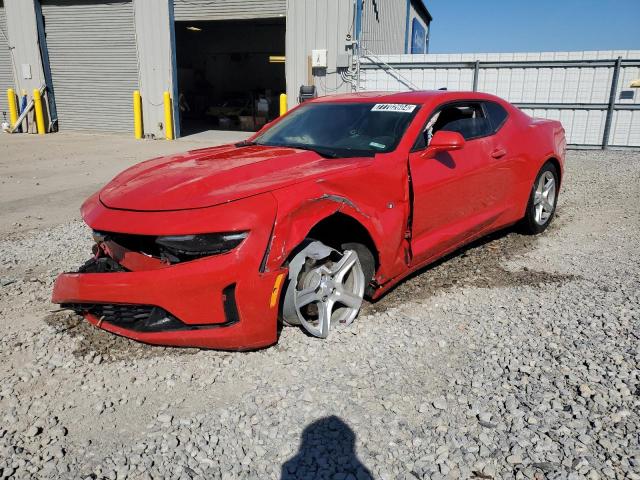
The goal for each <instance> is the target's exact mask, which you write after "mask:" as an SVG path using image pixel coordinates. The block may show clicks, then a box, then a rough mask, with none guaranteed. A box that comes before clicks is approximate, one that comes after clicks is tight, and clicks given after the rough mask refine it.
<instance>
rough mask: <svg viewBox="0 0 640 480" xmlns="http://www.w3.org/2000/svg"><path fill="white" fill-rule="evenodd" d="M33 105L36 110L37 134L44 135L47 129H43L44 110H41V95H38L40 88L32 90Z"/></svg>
mask: <svg viewBox="0 0 640 480" xmlns="http://www.w3.org/2000/svg"><path fill="white" fill-rule="evenodd" d="M33 106H34V107H35V110H36V126H37V127H38V134H39V135H44V134H45V133H47V131H46V130H45V129H44V112H43V111H42V97H41V96H40V90H38V89H37V88H35V89H34V90H33Z"/></svg>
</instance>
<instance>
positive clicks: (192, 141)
mask: <svg viewBox="0 0 640 480" xmlns="http://www.w3.org/2000/svg"><path fill="white" fill-rule="evenodd" d="M205 133H208V132H205ZM249 135H250V132H228V131H215V133H212V134H208V135H193V136H191V137H186V138H181V139H180V140H177V141H173V142H171V141H167V140H136V139H134V138H133V137H132V136H131V135H127V136H125V135H108V134H82V133H54V134H49V135H44V136H40V135H28V134H13V135H10V134H6V133H0V211H2V215H1V216H0V235H4V234H7V233H11V232H17V231H24V230H30V229H32V228H36V227H41V226H47V225H55V224H59V223H62V222H65V221H68V220H72V219H75V218H79V216H80V214H79V209H80V205H81V204H82V202H83V201H84V200H85V199H86V198H87V197H88V196H89V195H91V194H92V193H94V192H95V191H97V190H98V189H100V188H101V187H102V186H103V185H104V184H105V183H107V182H108V181H109V180H110V179H111V178H113V177H114V176H115V175H117V174H118V173H119V172H121V171H122V170H124V169H125V168H128V167H130V166H131V165H134V164H136V163H138V162H141V161H143V160H148V159H150V158H154V157H158V156H163V155H170V154H174V153H179V152H184V151H187V150H191V149H196V148H205V147H207V146H213V145H221V144H224V143H232V142H237V141H239V140H242V139H244V138H247V137H248V136H249Z"/></svg>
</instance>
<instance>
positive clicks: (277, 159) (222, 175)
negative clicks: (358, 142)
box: [100, 145, 363, 211]
mask: <svg viewBox="0 0 640 480" xmlns="http://www.w3.org/2000/svg"><path fill="white" fill-rule="evenodd" d="M361 160H363V159H359V158H346V159H326V158H324V157H321V156H320V155H318V154H317V153H315V152H312V151H308V150H299V149H294V148H288V147H267V146H261V145H253V146H248V147H236V146H235V145H227V146H222V147H214V148H206V149H202V150H195V151H191V152H188V153H186V154H181V155H173V156H168V157H161V158H156V159H153V160H148V161H146V162H142V163H140V164H138V165H135V166H133V167H131V168H129V169H128V170H125V171H124V172H122V173H121V174H120V175H118V176H117V177H115V178H114V179H113V180H112V181H111V182H110V183H108V184H107V185H106V186H105V187H104V188H103V189H102V190H101V191H100V201H101V202H102V203H103V204H104V205H105V206H107V207H109V208H117V209H122V210H139V211H163V210H186V209H192V208H202V207H209V206H214V205H218V204H221V203H226V202H231V201H234V200H239V199H241V198H245V197H249V196H252V195H257V194H260V193H264V192H268V191H271V190H275V189H277V188H282V187H285V186H287V185H290V184H293V183H298V182H300V181H305V180H309V179H313V178H315V177H321V176H324V175H327V174H329V173H334V172H337V171H340V170H344V169H351V168H354V167H357V166H358V164H360V163H361V162H360V161H361Z"/></svg>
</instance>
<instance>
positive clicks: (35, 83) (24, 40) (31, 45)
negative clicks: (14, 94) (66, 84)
mask: <svg viewBox="0 0 640 480" xmlns="http://www.w3.org/2000/svg"><path fill="white" fill-rule="evenodd" d="M4 12H5V15H6V21H7V36H8V37H9V38H10V39H11V58H12V60H13V64H14V65H15V69H16V70H18V72H15V76H16V77H15V78H14V81H15V83H16V85H15V86H16V91H21V90H23V89H24V90H26V91H27V92H29V96H31V92H33V89H34V88H40V87H42V85H44V83H45V79H44V71H43V70H42V59H41V57H40V45H39V43H38V31H37V27H36V12H35V8H34V2H33V1H23V0H4ZM24 64H28V65H30V66H31V78H28V79H27V78H23V77H22V75H20V74H19V70H20V68H21V65H24ZM5 95H6V92H5Z"/></svg>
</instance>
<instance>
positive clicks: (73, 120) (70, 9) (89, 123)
mask: <svg viewBox="0 0 640 480" xmlns="http://www.w3.org/2000/svg"><path fill="white" fill-rule="evenodd" d="M42 14H43V16H44V21H45V31H46V35H47V48H48V51H49V61H50V64H51V75H52V77H53V88H54V92H55V98H56V107H57V110H58V120H59V128H60V130H63V131H64V130H101V131H114V132H124V131H130V130H131V129H132V128H133V127H132V124H133V113H132V100H131V98H132V97H131V96H132V92H133V90H136V89H137V88H138V61H137V53H136V38H135V30H134V18H133V5H132V3H131V2H130V1H113V0H111V1H89V2H87V1H80V0H76V1H73V0H68V1H64V0H46V1H43V2H42Z"/></svg>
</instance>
